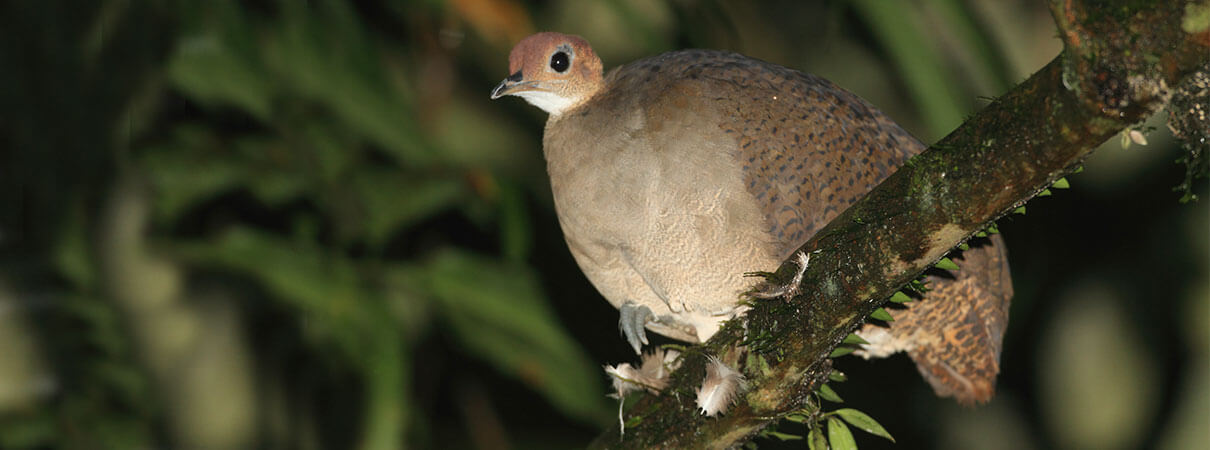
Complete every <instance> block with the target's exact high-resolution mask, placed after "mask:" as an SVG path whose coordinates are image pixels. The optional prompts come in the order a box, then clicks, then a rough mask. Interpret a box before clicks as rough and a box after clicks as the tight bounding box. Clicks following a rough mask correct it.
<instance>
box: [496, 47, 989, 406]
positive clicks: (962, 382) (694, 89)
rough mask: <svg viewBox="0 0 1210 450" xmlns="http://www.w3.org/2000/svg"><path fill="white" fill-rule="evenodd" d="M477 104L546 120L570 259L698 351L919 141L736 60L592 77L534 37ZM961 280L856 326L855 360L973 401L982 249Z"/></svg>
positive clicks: (576, 52)
mask: <svg viewBox="0 0 1210 450" xmlns="http://www.w3.org/2000/svg"><path fill="white" fill-rule="evenodd" d="M509 73H510V75H509V76H508V78H506V79H505V80H504V81H503V82H501V83H500V85H499V86H497V87H496V88H495V90H493V91H492V98H493V99H495V98H499V97H501V96H506V95H514V96H517V97H521V98H523V99H525V100H526V101H528V102H529V103H531V104H533V105H535V106H537V107H539V108H541V109H543V110H545V111H546V112H547V113H549V114H550V116H549V118H548V119H547V122H546V130H545V136H544V138H543V150H544V153H545V156H546V162H547V171H548V172H549V175H550V180H551V190H552V192H553V193H554V201H555V208H556V211H557V213H558V217H559V224H560V225H561V226H562V228H563V233H564V235H565V237H566V240H567V245H568V247H569V248H570V250H571V254H572V256H573V257H574V258H575V260H576V262H577V263H579V265H580V268H581V269H583V271H584V273H585V275H587V277H588V279H589V280H590V281H591V282H592V283H593V285H594V286H596V288H597V290H599V291H600V292H601V294H602V295H603V296H604V297H605V298H606V299H607V300H608V301H609V302H610V303H611V304H613V305H614V306H615V307H617V308H619V309H620V311H621V320H620V323H619V326H620V328H621V329H622V331H623V333H624V334H625V335H626V339H627V340H628V341H629V343H630V344H631V346H632V347H633V348H634V349H635V351H638V350H639V349H640V347H641V346H640V344H646V343H647V337H646V333H645V332H644V328H646V329H649V330H651V331H654V332H656V333H659V334H662V335H665V336H668V337H671V338H674V339H679V340H683V341H688V342H702V341H705V340H706V339H709V338H710V336H711V335H713V334H714V333H715V332H716V331H717V330H718V327H719V325H720V323H721V322H722V321H724V320H728V319H731V318H733V317H735V316H736V315H738V314H742V313H743V311H744V308H743V307H742V306H739V302H740V300H741V295H742V294H743V293H745V292H747V291H749V290H750V289H751V288H752V287H753V284H754V282H755V281H756V280H754V279H752V278H750V277H745V275H744V274H745V273H746V272H752V271H760V270H772V269H774V268H776V267H777V266H778V265H779V264H780V263H781V261H783V260H785V259H786V258H787V257H789V256H791V254H792V253H793V252H794V251H795V249H796V248H797V247H798V246H799V245H801V244H803V243H804V242H806V240H807V239H809V238H810V237H811V236H812V235H813V234H814V233H815V232H816V231H818V230H819V229H820V228H822V227H823V226H824V225H826V224H827V223H828V221H830V220H832V218H834V217H836V216H837V215H838V214H839V213H840V212H841V211H843V210H844V209H845V208H847V207H848V206H849V205H850V204H852V203H853V202H854V201H856V200H857V199H859V198H860V197H861V196H863V195H864V194H865V193H866V192H868V191H869V190H870V189H872V188H873V187H874V186H875V185H877V184H878V183H879V182H881V181H882V180H883V179H885V178H886V177H887V176H889V175H890V174H891V173H893V172H894V171H895V170H896V169H897V168H898V167H899V166H900V165H902V164H903V163H904V161H906V160H907V159H908V158H909V157H911V156H912V155H914V154H916V153H919V152H920V151H921V150H922V149H923V147H924V146H923V145H921V143H920V142H919V141H917V140H916V139H915V138H913V137H912V136H911V135H909V134H908V133H907V132H906V131H904V130H903V129H902V128H900V127H899V126H898V125H896V124H895V123H894V122H892V121H891V120H890V119H888V118H887V117H886V116H885V115H884V114H882V113H881V112H879V111H878V110H876V109H874V107H873V106H871V105H870V104H869V103H867V102H866V101H864V100H862V99H861V98H859V97H857V96H856V95H854V94H852V93H850V92H848V91H845V90H844V89H841V88H840V87H838V86H836V85H835V84H832V83H831V82H829V81H827V80H825V79H822V78H819V77H816V76H813V75H809V74H804V73H801V72H798V71H795V70H792V69H788V68H785V67H782V66H778V65H775V64H771V63H768V62H764V61H760V60H756V59H753V58H748V57H745V56H742V55H738V54H735V53H729V52H722V51H712V50H683V51H674V52H669V53H664V54H662V55H659V56H655V57H651V58H646V59H642V60H639V61H635V62H633V63H630V64H627V65H624V66H621V67H618V68H616V69H613V70H611V71H610V72H609V73H608V74H603V73H602V66H601V60H600V59H599V58H598V57H597V55H596V54H595V53H594V52H593V50H592V48H591V47H590V46H589V44H588V42H587V41H585V40H584V39H582V38H579V37H577V36H570V35H565V34H560V33H549V32H548V33H539V34H535V35H533V36H530V37H528V38H526V39H524V40H522V41H521V42H520V43H518V44H517V45H516V47H514V48H513V50H512V53H511V54H510V55H509ZM957 261H958V263H959V264H960V265H961V270H959V271H956V272H954V273H952V276H949V277H933V278H932V280H931V282H930V287H931V288H932V290H931V291H930V292H928V293H927V294H926V295H925V296H924V298H923V299H922V300H921V301H917V302H912V303H908V304H907V308H906V309H897V310H894V311H891V314H892V315H893V316H894V318H895V321H894V322H893V323H892V324H891V325H890V327H889V329H888V328H885V327H879V326H874V325H866V326H865V327H864V328H863V329H862V330H861V332H860V334H861V335H862V336H863V337H864V338H865V339H866V340H868V341H869V342H870V344H869V345H867V346H866V347H865V348H864V349H863V351H862V354H863V355H865V356H867V357H869V356H886V355H889V354H892V353H895V352H898V351H905V352H907V353H908V354H909V355H910V356H911V357H912V359H913V360H914V361H915V362H916V365H917V368H919V370H920V372H921V374H922V375H923V376H924V377H925V379H927V380H928V381H929V382H930V383H931V384H932V386H933V388H934V390H935V391H936V392H937V393H938V395H942V396H953V397H956V398H957V399H958V400H959V401H960V402H963V403H973V402H982V401H986V400H987V399H989V398H990V397H991V395H992V393H993V392H994V386H995V377H996V374H997V373H998V372H999V357H1000V345H1001V340H1002V336H1003V333H1004V328H1005V326H1006V325H1007V322H1008V305H1009V301H1010V299H1011V297H1012V284H1011V280H1010V279H1009V271H1008V264H1007V260H1006V258H1005V254H1004V244H1003V242H1002V241H1001V240H1000V238H999V237H998V235H995V236H993V237H992V238H991V242H990V243H988V244H987V245H983V246H972V248H971V249H970V250H967V251H965V252H963V254H962V255H961V256H960V257H958V258H957Z"/></svg>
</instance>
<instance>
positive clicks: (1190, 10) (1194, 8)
mask: <svg viewBox="0 0 1210 450" xmlns="http://www.w3.org/2000/svg"><path fill="white" fill-rule="evenodd" d="M1206 30H1210V2H1202V3H1189V4H1187V5H1185V16H1184V17H1182V18H1181V31H1184V32H1186V33H1189V34H1193V33H1202V32H1205V31H1206Z"/></svg>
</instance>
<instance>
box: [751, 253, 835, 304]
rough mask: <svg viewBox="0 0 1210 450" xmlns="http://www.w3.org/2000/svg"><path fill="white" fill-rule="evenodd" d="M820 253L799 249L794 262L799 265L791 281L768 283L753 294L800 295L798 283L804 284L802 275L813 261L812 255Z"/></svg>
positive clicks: (763, 296)
mask: <svg viewBox="0 0 1210 450" xmlns="http://www.w3.org/2000/svg"><path fill="white" fill-rule="evenodd" d="M815 253H819V250H816V251H813V252H810V253H807V252H805V251H799V252H798V253H795V254H794V263H795V264H797V265H798V270H797V271H795V272H794V278H792V279H790V282H789V283H786V284H783V285H780V286H775V285H772V284H766V286H765V288H764V289H762V290H757V291H753V292H752V296H753V297H756V298H777V297H782V296H785V297H786V298H787V299H788V298H790V297H794V296H795V295H798V285H800V284H802V276H803V274H804V273H807V265H808V264H810V263H811V255H812V254H815Z"/></svg>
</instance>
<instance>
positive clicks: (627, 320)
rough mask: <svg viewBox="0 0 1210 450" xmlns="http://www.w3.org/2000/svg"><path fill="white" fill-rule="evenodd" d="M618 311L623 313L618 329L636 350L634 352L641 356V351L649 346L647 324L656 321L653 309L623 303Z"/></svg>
mask: <svg viewBox="0 0 1210 450" xmlns="http://www.w3.org/2000/svg"><path fill="white" fill-rule="evenodd" d="M618 311H619V312H620V313H621V318H620V319H619V320H618V329H619V330H621V331H622V335H623V336H625V337H626V342H629V343H630V347H631V348H634V352H635V353H640V354H641V353H642V352H641V349H642V348H643V346H644V345H647V322H648V321H650V320H655V314H653V313H652V312H651V308H648V307H646V306H642V305H639V304H637V303H634V302H626V303H623V304H622V306H621V307H620V308H618Z"/></svg>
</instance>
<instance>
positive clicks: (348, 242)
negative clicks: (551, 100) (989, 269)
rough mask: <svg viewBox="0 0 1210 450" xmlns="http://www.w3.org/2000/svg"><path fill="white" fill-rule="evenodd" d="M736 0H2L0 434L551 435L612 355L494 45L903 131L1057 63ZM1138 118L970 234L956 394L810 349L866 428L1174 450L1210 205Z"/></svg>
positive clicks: (271, 440) (484, 442) (939, 17)
mask: <svg viewBox="0 0 1210 450" xmlns="http://www.w3.org/2000/svg"><path fill="white" fill-rule="evenodd" d="M753 3H755V2H740V1H724V2H711V1H688V0H677V1H668V2H646V1H637V0H635V1H632V0H614V1H601V2H593V1H568V2H519V1H515V0H449V1H443V0H428V1H414V2H409V1H391V0H381V1H370V0H366V1H356V2H342V1H335V0H312V1H301V0H299V1H284V0H283V1H276V2H275V1H246V2H228V1H212V2H187V1H123V0H112V1H96V2H75V1H66V0H57V1H25V2H11V1H10V2H4V3H0V30H3V31H2V32H3V33H4V39H2V40H0V219H2V221H0V447H4V448H52V447H53V448H151V447H155V448H164V447H196V448H304V449H308V448H354V447H361V448H398V447H418V448H510V447H511V448H567V447H579V446H583V445H584V444H586V443H587V442H589V441H590V440H591V439H592V438H593V437H594V436H595V435H596V434H597V433H599V432H600V430H602V429H603V427H605V426H607V425H608V424H609V423H611V421H612V420H615V419H614V417H615V416H614V414H616V409H615V407H616V403H614V402H613V401H612V400H609V399H607V398H605V394H606V393H607V386H606V381H607V380H606V378H605V376H604V374H603V373H602V372H601V370H600V365H601V364H605V363H617V362H622V361H627V360H630V359H631V358H633V355H632V354H631V352H630V350H629V348H628V347H627V346H626V345H625V344H624V343H623V341H622V340H621V338H620V337H619V336H618V333H617V326H616V321H617V312H616V311H615V310H613V308H611V307H610V306H609V305H608V304H607V303H605V302H604V301H603V300H602V299H601V298H600V296H599V295H598V294H597V293H596V292H595V291H594V290H593V289H592V287H591V286H590V285H589V284H588V282H587V281H586V280H585V279H584V277H583V275H582V274H581V273H580V272H579V270H578V268H576V266H575V264H574V262H573V261H572V260H571V258H570V256H569V254H568V253H567V250H566V248H565V246H564V243H563V240H562V236H561V233H560V231H559V229H558V225H557V221H556V219H555V216H554V213H553V211H552V207H551V201H550V194H549V187H548V185H547V181H546V178H545V174H544V171H543V162H542V159H541V131H542V126H543V122H544V120H545V114H544V113H542V112H541V111H539V110H538V109H536V108H534V107H531V106H529V105H526V104H524V102H522V101H521V100H518V99H514V98H508V99H503V100H500V101H495V102H492V101H489V100H488V93H489V91H490V90H491V88H492V87H494V86H495V85H496V83H498V82H499V81H500V80H501V79H503V78H504V77H505V76H507V75H508V74H507V73H506V72H507V54H508V51H509V49H510V48H511V45H512V44H513V43H515V42H516V41H517V40H519V39H521V38H522V37H524V36H526V35H528V34H529V33H531V32H533V31H536V30H558V31H563V32H568V33H574V34H580V35H582V36H584V37H585V38H587V39H588V40H589V41H590V42H592V43H593V44H594V48H595V49H596V50H597V52H598V53H599V54H600V55H601V57H602V59H603V60H604V62H605V65H606V67H607V68H609V67H613V66H616V65H618V64H620V63H624V62H627V61H631V60H634V59H637V58H641V57H643V56H648V55H653V54H656V53H659V52H662V51H667V50H672V49H679V48H689V47H701V48H722V49H730V50H735V51H739V52H741V53H745V54H748V55H750V56H754V57H758V58H762V59H765V60H768V61H772V62H776V63H779V64H782V65H786V66H789V67H793V68H796V69H800V70H805V71H809V72H813V73H817V74H820V75H823V76H825V77H827V78H829V79H832V80H833V81H835V82H837V83H838V84H840V85H841V86H844V87H845V88H847V89H850V90H852V91H854V92H856V93H858V94H859V95H861V96H863V97H865V98H866V99H868V100H870V101H871V102H872V103H874V104H875V105H878V106H879V107H880V108H882V109H884V110H885V111H886V112H887V113H888V114H890V115H891V116H892V117H894V118H896V119H897V120H898V121H900V123H901V124H903V125H904V126H905V127H906V128H907V129H908V130H909V131H911V132H913V133H914V134H915V135H916V136H918V137H919V138H921V140H923V141H925V142H932V141H935V140H937V139H938V138H940V137H941V136H943V135H944V134H945V133H947V132H948V131H949V130H952V129H953V128H954V127H956V126H957V125H958V124H959V123H961V121H962V119H963V117H965V116H966V115H969V114H971V113H973V112H974V111H977V110H978V109H979V108H981V107H982V106H983V105H986V104H987V103H988V101H989V99H988V98H989V97H994V96H996V95H998V94H1000V93H1003V92H1005V91H1006V90H1007V89H1008V88H1009V87H1010V86H1012V85H1013V84H1014V83H1016V82H1018V81H1020V80H1022V79H1024V78H1025V77H1026V76H1028V75H1029V74H1030V73H1032V72H1033V71H1034V70H1036V69H1038V68H1040V67H1041V66H1042V65H1043V64H1045V63H1046V62H1047V61H1049V60H1050V59H1052V58H1054V57H1055V56H1056V55H1057V54H1058V52H1059V50H1060V48H1061V45H1060V42H1059V41H1058V39H1057V38H1055V34H1056V32H1055V29H1054V25H1053V23H1052V21H1051V19H1050V17H1049V14H1048V13H1047V11H1046V10H1045V6H1044V4H1043V2H1036V1H1010V2H1004V1H997V0H917V1H905V2H890V1H879V0H858V1H851V2H839V1H811V2H797V1H795V2H791V1H779V2H761V3H759V4H753ZM1165 118H1166V114H1164V113H1161V114H1160V115H1159V116H1157V117H1155V118H1153V119H1152V120H1151V121H1149V122H1148V123H1147V124H1146V125H1144V126H1143V128H1142V130H1143V131H1144V134H1145V135H1146V136H1147V140H1149V141H1150V144H1149V145H1147V146H1140V145H1138V144H1134V145H1130V146H1129V148H1124V145H1123V144H1122V143H1121V142H1119V141H1118V140H1117V139H1114V140H1111V142H1108V143H1106V144H1105V145H1104V146H1103V148H1101V149H1100V150H1098V151H1097V152H1096V153H1095V154H1094V156H1093V157H1092V158H1091V159H1090V160H1088V161H1087V164H1086V166H1085V170H1084V172H1083V173H1081V174H1078V175H1073V176H1069V177H1068V180H1069V181H1070V182H1071V185H1072V187H1071V189H1067V190H1054V195H1052V196H1050V197H1046V198H1039V199H1036V200H1034V201H1032V202H1030V203H1029V205H1028V214H1027V215H1024V216H1022V215H1014V216H1011V217H1008V218H1005V219H1003V220H1001V221H1000V230H1001V231H1002V232H1003V234H1004V236H1005V238H1006V239H1007V241H1008V245H1009V254H1010V261H1011V265H1012V270H1013V278H1014V285H1015V289H1016V298H1015V299H1014V302H1013V306H1012V312H1011V320H1010V325H1009V329H1008V333H1007V337H1006V341H1005V345H1004V355H1003V361H1002V373H1001V377H1000V381H999V387H998V388H999V393H998V395H997V397H996V398H995V399H994V400H993V401H992V402H991V403H990V404H988V405H985V406H982V407H978V408H973V409H970V408H962V407H959V406H957V405H956V404H954V403H953V402H952V401H949V400H940V399H937V398H935V397H933V395H932V393H931V392H930V391H929V390H928V388H927V386H926V385H925V384H924V383H923V381H921V380H920V378H919V377H918V376H917V375H916V373H915V369H914V367H912V365H911V363H910V361H909V360H908V359H907V358H906V357H903V356H897V357H894V358H891V359H889V360H883V361H874V362H867V361H863V360H860V359H856V358H853V357H842V358H839V359H838V360H837V367H838V368H840V369H841V370H844V371H845V372H846V373H847V374H848V375H849V380H850V381H848V382H847V383H844V384H840V385H838V386H836V388H837V391H838V392H839V394H840V395H841V396H842V397H844V398H845V399H846V405H847V406H852V407H855V408H858V409H861V410H862V411H865V412H867V413H869V414H870V415H872V416H873V417H875V418H876V419H878V420H879V421H881V423H882V424H883V425H884V426H885V427H886V428H887V429H888V430H889V431H890V432H891V433H892V434H893V435H894V436H895V437H896V439H897V440H898V442H899V444H897V445H896V447H898V448H955V449H966V448H1007V449H1021V448H1097V449H1105V448H1110V449H1112V448H1140V447H1149V448H1150V447H1157V448H1172V449H1179V448H1204V446H1205V445H1206V442H1210V431H1208V430H1210V428H1208V427H1207V425H1208V424H1210V383H1208V381H1210V363H1208V359H1207V358H1208V348H1210V335H1208V327H1207V325H1206V323H1207V319H1210V277H1208V272H1210V269H1208V264H1207V262H1208V260H1210V256H1208V254H1207V241H1208V237H1210V231H1208V230H1210V209H1207V208H1206V206H1205V204H1204V202H1203V203H1188V204H1181V203H1180V202H1178V199H1179V198H1180V197H1181V196H1180V194H1179V193H1176V192H1173V191H1172V187H1173V186H1176V185H1177V184H1179V183H1180V182H1181V181H1182V179H1183V176H1184V169H1183V167H1182V166H1180V165H1178V164H1175V163H1174V162H1173V161H1174V160H1176V159H1177V158H1178V157H1180V154H1181V153H1180V151H1179V147H1178V146H1177V145H1176V144H1174V143H1173V142H1172V139H1171V137H1170V134H1169V132H1168V131H1167V129H1166V127H1165V125H1164V120H1165ZM1206 187H1207V183H1206V182H1205V180H1201V181H1199V182H1198V183H1196V184H1195V189H1194V192H1195V193H1198V194H1200V195H1202V196H1203V197H1204V196H1205V195H1206V193H1207V192H1206V191H1207V189H1206ZM754 269H760V268H754ZM780 430H781V431H783V432H787V433H796V434H802V433H803V430H802V427H801V425H797V424H789V423H787V424H783V425H782V426H781V427H780ZM857 439H858V443H859V444H861V446H862V447H863V448H867V447H868V448H874V447H885V446H888V445H890V444H889V443H885V441H882V440H880V439H878V438H874V437H871V436H869V435H861V434H859V435H858V436H857ZM759 444H760V445H761V446H762V447H775V448H776V447H786V448H802V447H804V446H805V444H804V443H803V442H802V441H797V442H789V443H784V444H783V443H779V442H776V441H771V440H762V441H759Z"/></svg>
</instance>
